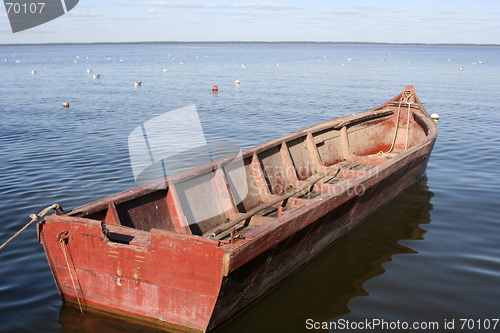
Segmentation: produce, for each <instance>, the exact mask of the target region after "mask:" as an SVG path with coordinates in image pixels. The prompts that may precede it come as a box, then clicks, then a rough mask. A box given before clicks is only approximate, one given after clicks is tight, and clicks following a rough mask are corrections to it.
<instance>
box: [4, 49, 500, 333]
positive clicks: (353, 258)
mask: <svg viewBox="0 0 500 333" xmlns="http://www.w3.org/2000/svg"><path fill="white" fill-rule="evenodd" d="M77 56H78V57H79V58H77ZM87 57H88V59H87ZM108 58H109V60H108ZM348 58H352V60H348ZM4 59H6V61H4ZM448 59H450V60H451V61H448ZM122 60H123V61H122ZM16 61H19V62H16ZM74 61H78V62H77V63H74ZM479 61H482V63H479ZM181 62H184V64H180V63H181ZM473 62H475V63H477V64H476V65H473V64H472V63H473ZM242 63H245V64H246V67H243V66H242ZM277 64H279V66H278V65H277ZM460 67H464V70H463V71H460V70H459V68H460ZM163 68H166V69H168V72H166V73H164V72H163ZM87 69H92V71H93V72H92V73H90V74H88V73H87V71H86V70H87ZM32 70H35V71H37V73H36V74H31V71H32ZM0 73H1V77H2V84H1V85H0V211H1V215H0V243H3V242H4V241H5V240H7V239H8V238H9V237H10V236H11V235H12V234H14V233H15V232H16V231H17V230H18V229H19V228H21V227H22V226H23V225H24V224H25V223H27V222H28V221H29V220H30V218H29V214H32V213H38V212H39V211H40V210H41V209H43V208H44V207H46V206H48V205H50V204H52V203H55V202H59V203H60V204H61V205H62V206H63V208H71V207H76V206H79V205H82V204H85V203H88V202H89V201H93V200H96V199H99V198H102V197H105V196H108V195H111V194H114V193H116V192H119V191H122V190H126V189H128V188H131V187H134V185H135V183H134V179H133V174H132V169H131V167H130V161H129V156H128V147H127V138H128V135H129V134H130V133H131V131H132V130H133V129H134V128H136V127H137V126H139V125H140V124H142V123H144V122H146V121H148V120H149V119H151V118H153V117H155V116H157V115H159V114H162V113H164V112H167V111H171V110H175V109H177V108H180V107H184V106H187V105H190V104H195V105H196V107H197V109H198V112H199V116H200V119H201V122H202V126H203V129H204V132H205V136H206V138H207V140H208V141H229V142H232V143H236V144H238V145H239V146H240V147H242V148H249V147H252V146H254V145H256V144H259V143H262V142H265V141H268V140H269V139H273V138H276V137H279V136H282V135H284V134H287V133H290V132H292V131H295V130H298V129H300V128H302V127H305V126H308V125H311V124H314V123H317V122H320V121H323V120H327V119H330V118H334V117H338V116H343V115H348V114H351V113H355V112H358V111H362V110H366V109H369V108H372V107H374V106H376V105H379V104H381V103H383V102H385V101H386V100H388V99H389V98H392V97H394V96H395V95H396V94H398V93H399V92H400V91H401V89H402V88H403V86H404V85H406V84H412V85H414V86H415V87H416V92H417V94H418V96H419V98H420V100H421V101H422V102H423V104H424V106H425V108H426V109H427V111H428V112H429V113H434V112H436V113H439V115H440V116H441V120H440V121H439V122H438V127H439V136H438V140H437V142H436V145H435V148H434V151H433V153H432V156H431V160H430V163H429V166H428V169H427V174H426V175H425V176H424V177H423V178H422V179H420V180H419V181H418V183H416V184H415V185H413V186H412V187H411V188H409V189H408V190H407V191H405V192H404V193H402V194H401V195H400V196H398V197H397V198H395V199H394V200H393V201H392V202H390V203H389V204H388V205H386V206H385V207H383V208H382V209H381V210H379V211H378V212H377V213H376V214H374V215H373V216H372V217H370V218H369V219H367V220H366V221H365V222H364V223H363V224H362V225H360V226H359V227H358V228H356V229H355V230H353V231H352V232H351V233H349V234H347V235H346V236H345V237H343V238H342V239H341V240H339V241H338V242H337V243H335V244H334V245H333V246H331V247H330V248H329V249H328V250H327V251H325V252H324V253H322V254H321V255H320V256H319V257H317V258H316V259H315V260H313V261H311V262H310V263H309V264H307V265H306V266H305V267H303V268H302V269H301V270H300V271H298V272H297V273H295V274H294V275H292V276H291V277H290V278H289V279H287V280H286V281H285V282H284V283H282V284H281V285H279V286H278V287H277V288H276V289H274V290H273V291H272V292H270V293H268V294H267V295H266V296H265V297H263V298H262V299H260V300H259V301H257V302H256V303H254V304H253V305H252V306H251V307H250V308H249V309H247V310H246V311H245V312H243V313H241V314H240V315H239V316H237V317H236V318H234V320H232V321H231V322H229V323H228V324H227V325H226V326H224V327H223V328H222V329H220V332H221V333H222V332H224V333H226V332H304V331H308V332H310V331H311V330H307V329H306V320H307V319H312V320H313V321H316V322H324V321H329V322H340V321H342V320H349V321H355V322H359V321H365V320H371V319H380V320H385V321H387V322H392V321H394V322H396V321H397V320H399V321H401V322H408V323H409V324H410V325H411V324H412V323H413V322H431V321H432V322H438V323H439V325H440V326H439V327H440V329H441V330H442V329H443V328H444V322H445V321H447V322H451V321H452V320H453V319H454V320H455V329H458V330H460V328H461V325H462V323H461V322H460V319H462V318H463V319H473V320H474V321H475V325H476V326H475V328H476V329H477V327H478V322H477V320H480V322H481V324H483V323H484V322H485V319H495V318H499V317H500V313H499V312H498V311H499V309H500V284H499V281H500V242H499V236H500V168H499V167H498V165H500V148H499V147H500V113H499V111H498V107H499V105H500V97H499V94H498V73H500V48H489V47H452V46H442V47H441V46H381V45H378V46H374V45H370V46H366V45H320V46H318V45H227V44H224V45H222V44H221V45H154V46H153V45H123V46H119V45H114V46H52V47H0ZM92 74H101V78H100V79H98V80H94V79H93V78H92ZM235 80H240V82H241V84H240V85H239V86H237V85H235V84H234V81H235ZM134 81H142V86H141V87H137V88H135V87H134ZM214 84H216V85H218V86H219V92H218V93H217V94H212V91H211V87H212V85H214ZM63 102H69V103H70V108H69V109H65V108H63V107H62V103H63ZM0 263H1V266H0V331H1V332H62V331H67V332H123V331H127V332H148V331H150V330H149V329H147V328H145V327H142V326H140V325H135V324H131V323H127V322H123V321H120V320H117V319H114V318H110V317H107V316H102V315H95V314H87V316H85V317H81V316H79V312H78V310H75V309H73V308H71V307H67V306H63V305H62V302H61V301H60V299H59V296H58V293H57V289H56V286H55V284H54V281H53V278H52V275H51V273H50V270H49V267H48V264H47V261H46V259H45V254H44V253H43V249H42V246H41V245H40V244H39V243H38V240H37V238H36V233H35V228H34V226H31V227H30V228H29V229H28V230H27V231H25V232H24V233H23V234H22V235H21V236H20V237H18V238H17V239H16V240H15V241H14V242H12V243H10V244H9V245H8V246H7V247H6V248H4V249H3V250H0ZM492 323H493V322H492ZM499 329H500V323H499V324H498V325H497V327H496V330H499Z"/></svg>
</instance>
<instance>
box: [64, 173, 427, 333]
mask: <svg viewBox="0 0 500 333" xmlns="http://www.w3.org/2000/svg"><path fill="white" fill-rule="evenodd" d="M432 197H433V193H432V192H431V191H430V190H429V188H428V187H427V177H426V176H424V177H422V178H421V179H420V180H419V181H418V182H417V183H415V184H414V185H412V186H410V187H409V188H408V189H406V190H405V191H404V192H403V193H401V194H400V195H399V196H397V197H396V198H394V199H393V200H392V201H391V202H390V203H388V204H387V205H386V206H385V207H383V208H382V209H380V210H379V211H377V212H376V213H375V214H374V215H372V216H371V217H369V218H368V219H367V220H365V221H364V222H363V224H361V225H360V226H358V227H357V228H356V229H354V230H353V231H351V232H350V233H348V234H346V235H345V236H344V237H342V238H341V239H340V240H339V241H337V242H336V243H335V244H334V245H333V246H331V247H330V248H328V249H327V250H326V251H325V252H323V253H322V254H321V255H319V256H318V257H317V258H315V259H314V260H313V261H311V262H310V263H309V264H307V265H306V266H304V267H303V268H302V269H300V270H299V271H297V272H296V273H295V274H294V275H292V276H291V277H290V278H289V279H287V280H286V281H285V282H284V283H282V284H281V285H280V286H279V287H278V288H276V289H274V290H273V291H272V292H271V293H269V294H267V295H266V296H265V297H264V298H262V299H261V300H259V301H258V302H256V303H255V304H254V305H252V306H251V307H250V308H248V309H247V310H246V311H245V312H243V313H242V314H241V315H239V316H237V317H236V318H234V319H233V320H232V321H230V322H229V323H228V324H227V325H226V326H224V327H222V328H221V330H220V331H218V333H231V332H242V333H250V332H295V331H300V330H299V328H303V327H304V325H305V319H304V318H309V317H313V318H314V320H315V321H329V320H331V319H332V318H336V317H339V316H342V315H344V314H346V313H349V312H350V310H349V308H348V302H349V301H350V300H351V299H353V298H355V297H358V296H366V295H367V294H368V293H367V292H366V291H365V289H364V288H363V284H364V283H365V282H366V281H368V280H370V279H371V278H373V277H376V276H379V275H381V274H383V273H384V272H385V269H384V268H383V267H382V264H384V263H386V262H389V261H391V260H392V259H391V258H392V256H393V255H395V254H411V253H415V251H414V250H412V249H411V248H409V247H406V246H403V245H400V244H399V241H402V240H422V239H423V235H424V234H425V232H426V231H425V230H424V229H422V228H421V227H420V225H421V224H427V223H430V214H429V212H430V211H431V210H432V208H433V207H432V204H431V203H430V200H431V198H432ZM128 320H129V319H128V318H125V317H114V316H111V315H109V314H104V313H86V315H85V316H82V315H81V313H80V310H79V309H78V306H77V305H76V304H74V303H66V304H65V305H63V307H62V308H61V311H60V324H61V325H62V326H63V327H64V329H67V330H69V329H71V330H75V331H76V332H80V333H94V332H106V333H108V332H110V333H114V332H117V333H118V332H122V331H123V330H124V329H125V328H126V330H127V332H131V333H135V332H141V333H153V332H158V331H157V330H156V329H154V328H151V327H147V326H144V325H145V323H144V322H143V321H141V322H139V323H131V322H129V321H128Z"/></svg>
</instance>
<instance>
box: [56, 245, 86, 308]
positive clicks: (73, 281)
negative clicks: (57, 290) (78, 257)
mask: <svg viewBox="0 0 500 333" xmlns="http://www.w3.org/2000/svg"><path fill="white" fill-rule="evenodd" d="M58 238H59V237H58ZM64 241H65V238H63V237H61V238H59V244H61V249H62V250H63V253H64V259H66V265H67V266H68V271H69V277H70V278H71V282H72V283H73V288H74V289H75V295H76V300H77V301H78V306H79V307H80V312H81V313H82V314H83V309H82V304H81V303H80V297H78V292H77V291H76V285H75V280H73V274H71V269H70V268H69V261H68V256H67V255H66V249H65V248H64V245H63V242H64Z"/></svg>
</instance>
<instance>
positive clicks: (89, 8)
mask: <svg viewBox="0 0 500 333" xmlns="http://www.w3.org/2000/svg"><path fill="white" fill-rule="evenodd" d="M38 1H42V0H37V2H38ZM236 1H237V0H236ZM236 1H231V0H211V1H137V0H113V1H102V0H101V1H97V0H80V1H79V3H78V5H77V6H76V7H75V8H74V9H73V10H71V11H69V12H68V13H67V14H65V15H63V16H61V17H59V18H57V19H55V20H53V21H50V22H48V23H45V24H43V25H40V26H37V27H34V28H32V29H28V30H25V31H21V32H17V33H12V30H11V27H10V23H9V20H8V16H7V12H6V8H5V7H4V6H0V44H13V43H66V42H68V43H91V42H139V41H188V42H203V41H222V42H227V41H266V42H272V41H318V42H377V43H429V44H439V43H452V44H455V43H466V44H500V0H485V1H469V0H468V1H464V0H453V1H449V0H433V1H429V0H418V1H401V0H398V1H373V0H372V1H369V0H365V1H360V0H352V1H345V0H344V1H335V0H334V1H317V0H310V1H296V0H278V1H277V2H267V1H273V0H266V1H253V2H236ZM243 1H246V0H243ZM249 1H252V0H249ZM12 2H14V0H12Z"/></svg>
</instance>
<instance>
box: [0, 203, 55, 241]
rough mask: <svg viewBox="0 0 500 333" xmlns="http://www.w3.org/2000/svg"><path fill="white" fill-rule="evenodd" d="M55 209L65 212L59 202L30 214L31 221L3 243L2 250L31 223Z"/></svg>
mask: <svg viewBox="0 0 500 333" xmlns="http://www.w3.org/2000/svg"><path fill="white" fill-rule="evenodd" d="M52 209H53V210H54V211H55V212H56V213H57V211H58V210H59V211H61V212H62V213H64V210H63V209H62V207H61V205H60V204H58V203H55V204H53V205H50V206H49V207H47V208H45V209H44V210H42V211H41V212H40V213H38V214H30V217H31V221H29V222H28V223H27V224H26V225H25V226H24V227H22V228H21V229H20V230H19V231H18V232H16V233H15V234H14V236H12V237H11V238H9V239H8V240H7V241H6V242H5V243H3V244H2V245H1V246H0V250H1V249H3V248H4V247H5V246H6V245H7V244H9V243H10V242H11V241H13V240H14V238H16V237H17V236H19V235H20V234H21V232H23V231H24V230H26V229H27V228H28V227H29V226H30V225H32V224H33V222H36V221H38V220H39V219H41V218H42V217H44V216H45V215H46V214H47V213H48V212H49V211H50V210H52Z"/></svg>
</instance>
